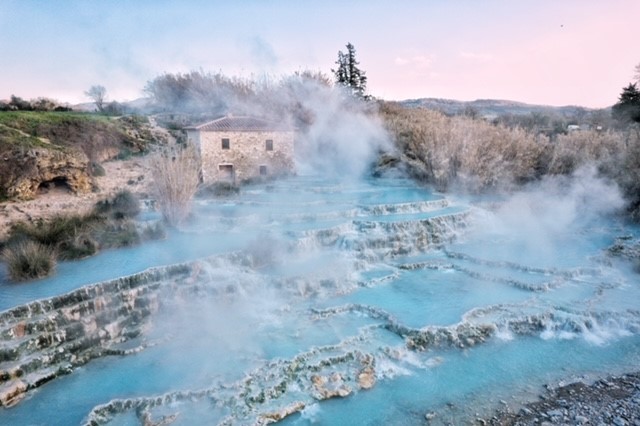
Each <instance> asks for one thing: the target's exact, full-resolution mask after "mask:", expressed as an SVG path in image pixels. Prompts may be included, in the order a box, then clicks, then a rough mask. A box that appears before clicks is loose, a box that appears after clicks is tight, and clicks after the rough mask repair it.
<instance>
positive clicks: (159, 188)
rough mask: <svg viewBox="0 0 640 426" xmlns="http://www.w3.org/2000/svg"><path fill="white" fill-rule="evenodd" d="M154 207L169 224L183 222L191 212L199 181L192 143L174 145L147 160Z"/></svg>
mask: <svg viewBox="0 0 640 426" xmlns="http://www.w3.org/2000/svg"><path fill="white" fill-rule="evenodd" d="M149 166H150V168H151V176H152V177H153V184H152V186H153V191H154V192H155V197H156V200H157V203H158V207H159V208H160V211H161V213H162V216H163V217H164V219H165V221H166V222H167V223H168V224H169V225H170V226H178V225H180V224H181V223H183V222H184V221H185V220H186V218H187V217H188V216H189V213H190V212H191V200H192V199H193V197H194V195H195V193H196V190H197V189H198V184H199V182H200V161H199V159H198V155H197V153H196V151H195V148H194V147H193V146H190V145H189V146H186V147H181V146H176V147H174V148H172V149H166V150H164V151H162V152H159V153H157V154H155V155H153V156H151V157H150V159H149Z"/></svg>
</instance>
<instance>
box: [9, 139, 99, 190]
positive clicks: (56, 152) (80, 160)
mask: <svg viewBox="0 0 640 426" xmlns="http://www.w3.org/2000/svg"><path fill="white" fill-rule="evenodd" d="M2 163H3V164H1V165H0V169H2V170H1V173H0V176H1V177H0V179H1V180H0V187H1V188H2V190H3V192H4V193H5V194H6V196H7V197H8V198H16V199H21V200H28V199H32V198H34V197H35V196H36V195H37V193H38V189H39V188H40V186H41V185H42V184H46V183H54V182H59V183H64V184H65V185H66V186H67V187H68V188H69V189H70V190H71V191H73V192H74V193H86V192H89V191H91V188H92V179H91V176H90V174H89V159H88V158H87V156H86V155H85V154H84V153H83V152H82V151H80V150H77V149H73V148H65V149H47V148H33V149H30V150H29V151H27V152H26V153H23V152H19V151H16V152H13V153H11V154H5V157H4V158H3V159H2Z"/></svg>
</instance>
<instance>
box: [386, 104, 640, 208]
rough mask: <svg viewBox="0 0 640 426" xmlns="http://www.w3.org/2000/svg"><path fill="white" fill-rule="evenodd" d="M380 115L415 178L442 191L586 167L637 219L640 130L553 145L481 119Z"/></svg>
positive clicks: (504, 184) (579, 134)
mask: <svg viewBox="0 0 640 426" xmlns="http://www.w3.org/2000/svg"><path fill="white" fill-rule="evenodd" d="M380 113H381V116H382V118H383V120H384V123H385V125H386V127H387V130H388V131H389V133H390V134H391V136H392V138H393V139H394V140H395V142H396V145H397V147H398V151H399V152H400V153H401V159H402V160H403V162H404V164H405V165H406V166H407V169H408V172H409V173H410V174H411V175H413V176H414V177H416V178H418V179H420V180H422V181H424V182H426V183H428V184H431V185H433V186H435V187H436V188H437V189H439V190H447V189H449V188H450V187H451V186H457V187H460V188H462V189H465V190H467V191H472V192H481V191H487V190H495V189H498V190H503V189H507V190H509V189H514V188H517V187H518V186H519V185H521V184H523V183H527V182H531V181H535V180H538V179H540V178H542V177H543V176H545V175H570V174H572V173H574V172H575V171H576V170H577V169H579V168H580V167H582V166H585V165H593V166H596V167H597V169H598V171H599V173H600V176H602V177H604V178H608V179H612V180H614V181H615V182H616V183H617V184H618V185H619V186H620V188H621V189H622V192H623V193H624V194H625V196H626V198H627V200H628V201H629V206H630V210H631V212H632V216H634V217H636V218H637V219H639V220H640V183H639V182H640V130H639V129H637V128H633V127H631V128H629V129H627V130H625V131H613V130H610V131H575V132H569V133H568V134H565V135H562V134H560V135H557V137H556V138H555V140H554V141H553V142H551V141H550V140H549V139H548V137H546V136H545V135H543V134H536V133H533V132H530V131H527V130H524V129H522V128H518V127H515V128H509V127H506V126H503V125H501V124H492V123H489V122H486V121H484V120H481V119H473V118H470V117H464V116H455V117H448V116H446V115H444V114H442V113H440V112H437V111H432V110H426V109H407V108H402V107H401V106H399V105H396V104H393V103H383V104H382V105H381V107H380Z"/></svg>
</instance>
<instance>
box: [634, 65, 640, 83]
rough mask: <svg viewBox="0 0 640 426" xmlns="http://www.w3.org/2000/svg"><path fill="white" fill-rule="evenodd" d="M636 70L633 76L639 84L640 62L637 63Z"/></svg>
mask: <svg viewBox="0 0 640 426" xmlns="http://www.w3.org/2000/svg"><path fill="white" fill-rule="evenodd" d="M634 70H635V74H634V75H633V78H635V79H636V81H637V82H638V84H640V64H638V65H636V67H635V68H634Z"/></svg>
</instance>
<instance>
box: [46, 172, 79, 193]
mask: <svg viewBox="0 0 640 426" xmlns="http://www.w3.org/2000/svg"><path fill="white" fill-rule="evenodd" d="M51 191H54V192H61V193H68V192H72V191H71V186H69V182H68V181H67V178H66V177H64V176H57V177H54V178H53V179H51V180H46V181H43V182H41V183H40V185H38V194H47V193H49V192H51Z"/></svg>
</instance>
